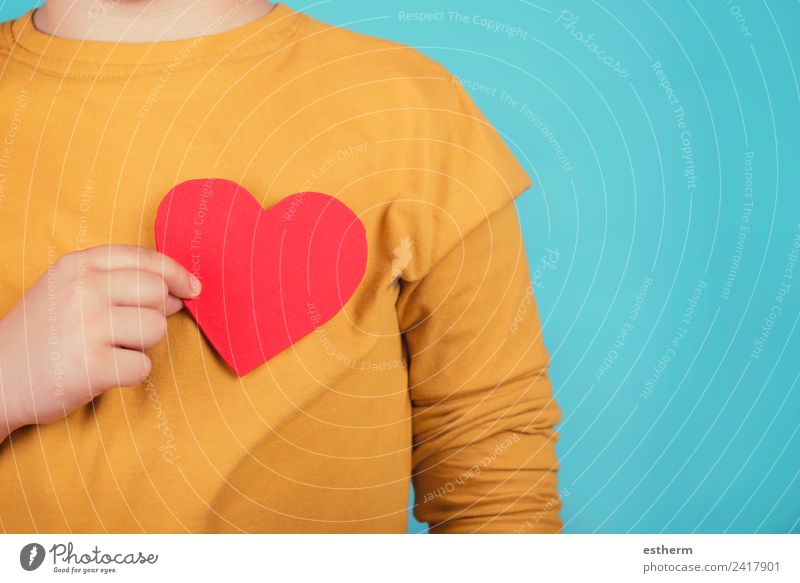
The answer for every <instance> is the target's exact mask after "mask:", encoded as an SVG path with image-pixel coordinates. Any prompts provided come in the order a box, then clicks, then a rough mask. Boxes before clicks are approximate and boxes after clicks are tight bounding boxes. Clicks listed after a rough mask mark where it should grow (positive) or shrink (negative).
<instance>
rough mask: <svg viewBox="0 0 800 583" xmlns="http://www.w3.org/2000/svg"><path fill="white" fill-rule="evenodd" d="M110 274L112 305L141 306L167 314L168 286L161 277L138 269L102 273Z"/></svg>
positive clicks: (109, 283)
mask: <svg viewBox="0 0 800 583" xmlns="http://www.w3.org/2000/svg"><path fill="white" fill-rule="evenodd" d="M101 273H105V274H108V287H109V294H110V298H111V303H112V304H113V305H115V306H141V307H143V308H152V309H154V310H159V311H161V312H162V313H166V304H167V298H169V297H170V294H169V289H167V284H166V283H165V282H164V280H163V279H161V277H160V276H158V275H156V274H155V273H152V272H150V271H144V270H137V269H115V270H112V271H106V272H101Z"/></svg>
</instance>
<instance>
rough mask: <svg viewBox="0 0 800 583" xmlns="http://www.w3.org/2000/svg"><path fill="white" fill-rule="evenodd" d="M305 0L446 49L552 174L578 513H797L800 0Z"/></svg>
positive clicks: (758, 524)
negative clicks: (534, 0)
mask: <svg viewBox="0 0 800 583" xmlns="http://www.w3.org/2000/svg"><path fill="white" fill-rule="evenodd" d="M287 4H289V5H291V6H292V7H293V8H295V9H303V10H307V11H308V12H309V13H310V14H311V15H313V16H315V17H318V18H320V19H323V20H326V21H328V22H330V23H334V24H338V25H342V26H345V27H348V28H351V29H353V30H357V31H360V32H364V33H368V34H372V35H377V36H382V37H385V38H389V39H393V40H396V41H400V42H403V43H407V44H410V45H413V46H415V47H418V48H419V49H420V50H421V51H423V52H425V53H426V54H428V55H430V56H431V57H433V58H435V59H437V60H439V61H440V62H442V63H443V64H445V65H446V66H447V67H448V68H450V69H451V70H452V71H453V72H455V73H456V74H457V75H459V76H460V77H461V78H462V79H463V82H464V84H465V86H466V87H468V88H469V90H470V91H471V94H472V96H473V98H474V99H475V101H476V102H477V103H478V105H479V106H480V108H481V109H482V110H483V111H484V112H485V114H486V115H487V116H488V117H489V119H490V120H491V121H492V122H493V123H494V124H495V125H496V127H497V128H498V129H499V130H500V131H501V132H502V133H503V135H504V137H505V139H506V140H507V142H508V144H509V145H510V146H511V147H512V148H513V150H514V151H515V153H516V154H517V155H518V157H519V159H520V161H521V162H522V163H523V164H524V166H525V167H526V169H527V170H528V172H529V173H530V175H531V176H532V177H533V178H534V181H535V185H534V186H533V188H532V189H531V190H530V191H529V192H528V193H527V194H526V195H524V196H523V197H522V198H521V199H520V201H519V211H520V216H521V220H522V224H523V228H524V232H525V237H526V243H527V249H528V257H529V260H530V263H531V265H532V268H533V270H534V271H533V273H534V279H535V282H536V298H537V301H538V304H539V309H540V312H541V316H542V320H543V324H544V335H545V340H546V343H547V345H548V347H549V349H550V352H551V354H552V357H553V362H552V367H551V369H550V372H551V377H552V379H553V383H554V386H555V389H556V394H557V398H558V401H559V403H560V405H561V406H562V408H563V409H564V412H565V415H564V421H563V423H562V424H561V426H560V432H561V441H560V444H559V455H560V458H561V465H562V470H561V473H560V479H561V492H562V497H563V500H564V512H563V518H564V522H565V530H566V531H567V532H574V533H592V532H670V533H687V532H745V533H749V532H800V479H798V476H799V475H800V436H798V426H799V422H800V389H798V386H797V384H798V377H799V376H800V336H799V335H798V334H797V333H796V330H797V325H798V318H799V317H800V280H797V279H796V276H800V267H798V265H797V261H798V256H800V159H799V157H800V147H798V138H800V85H799V84H798V70H797V68H796V67H797V65H800V35H798V27H800V3H798V2H797V1H795V0H775V1H771V2H766V1H754V0H753V1H749V0H714V1H711V0H708V1H700V0H695V1H686V0H661V1H656V0H631V1H623V0H613V1H612V0H602V1H586V0H569V1H567V2H552V1H547V0H541V1H537V2H529V1H527V0H504V1H502V2H485V1H477V0H458V1H457V2H456V1H450V2H430V1H422V0H408V1H402V2H401V1H392V2H386V1H385V2H360V1H356V0H329V1H317V2H312V1H306V0H292V1H289V2H287ZM33 5H34V3H32V2H24V1H22V2H20V1H13V2H10V1H4V0H0V18H2V19H7V18H11V17H13V16H16V15H18V14H20V13H22V12H23V11H25V10H27V9H29V8H30V7H31V6H33ZM409 528H410V531H412V532H421V531H424V528H423V526H422V525H420V524H418V523H416V522H414V521H413V519H411V520H410V522H409Z"/></svg>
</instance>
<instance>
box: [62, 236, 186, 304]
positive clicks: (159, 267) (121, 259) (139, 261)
mask: <svg viewBox="0 0 800 583" xmlns="http://www.w3.org/2000/svg"><path fill="white" fill-rule="evenodd" d="M78 253H79V254H81V253H83V254H85V257H86V263H87V265H88V266H89V267H91V268H94V269H143V270H145V271H150V272H152V273H155V274H156V275H160V276H161V277H162V278H163V279H164V281H165V282H166V284H167V287H168V288H169V291H170V293H171V294H172V295H174V296H177V297H179V298H193V297H196V296H198V295H199V294H200V281H199V280H198V279H197V278H195V277H193V276H192V274H191V273H189V272H188V271H186V270H185V269H184V268H183V267H182V266H181V265H180V264H179V263H178V262H177V261H175V260H174V259H172V258H171V257H167V256H166V255H163V254H162V253H158V252H157V251H153V250H152V249H147V248H146V247H137V246H136V245H105V246H101V247H92V248H90V249H86V250H84V251H79V252H78Z"/></svg>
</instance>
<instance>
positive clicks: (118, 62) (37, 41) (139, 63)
mask: <svg viewBox="0 0 800 583" xmlns="http://www.w3.org/2000/svg"><path fill="white" fill-rule="evenodd" d="M33 12H34V11H33V10H30V11H29V12H27V13H25V14H24V15H23V16H21V17H20V18H18V19H16V20H14V21H12V22H11V23H10V26H9V28H8V30H9V32H10V34H11V37H12V39H11V43H12V45H11V48H10V51H9V53H10V56H11V58H14V59H17V60H21V61H24V62H26V63H28V64H29V65H32V66H34V67H35V68H36V69H43V70H47V71H49V72H51V73H56V74H62V75H66V76H79V77H85V76H97V75H104V76H115V75H125V74H133V73H136V72H147V71H149V70H151V69H152V68H153V67H163V66H165V65H167V64H169V63H176V64H186V63H188V62H192V61H203V60H208V59H219V58H222V57H231V56H237V55H240V54H241V55H245V54H258V53H260V54H265V53H270V52H273V51H275V50H277V49H279V48H280V47H281V46H283V45H284V44H285V43H286V42H287V41H288V39H289V38H290V37H291V36H293V35H294V32H295V31H296V28H297V26H298V24H299V20H300V18H299V17H300V15H301V14H300V13H299V12H297V11H295V10H293V9H292V8H290V7H288V6H286V5H285V4H283V3H276V4H275V5H274V6H273V8H272V10H270V11H269V12H268V13H267V14H265V15H264V16H262V17H260V18H258V19H256V20H254V21H252V22H248V23H247V24H244V25H242V26H238V27H236V28H232V29H230V30H225V31H222V32H216V33H215V32H212V30H213V27H214V24H213V23H212V24H211V25H209V26H208V27H207V28H206V31H208V33H205V31H204V33H201V35H200V36H196V37H193V38H188V39H181V40H168V41H154V42H143V43H129V42H125V43H115V42H107V41H86V40H78V39H68V38H63V37H57V36H53V35H49V34H47V33H44V32H41V31H40V30H38V29H37V28H36V27H35V26H34V24H33ZM220 18H224V15H223V16H222V17H220Z"/></svg>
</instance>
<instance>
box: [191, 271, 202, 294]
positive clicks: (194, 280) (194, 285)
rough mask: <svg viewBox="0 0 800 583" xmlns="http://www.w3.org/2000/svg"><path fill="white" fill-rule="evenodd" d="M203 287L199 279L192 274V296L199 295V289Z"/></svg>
mask: <svg viewBox="0 0 800 583" xmlns="http://www.w3.org/2000/svg"><path fill="white" fill-rule="evenodd" d="M202 289H203V285H202V284H201V283H200V280H199V279H197V278H196V277H195V276H194V275H193V276H192V297H193V298H196V297H197V296H199V295H200V291H201V290H202Z"/></svg>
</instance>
